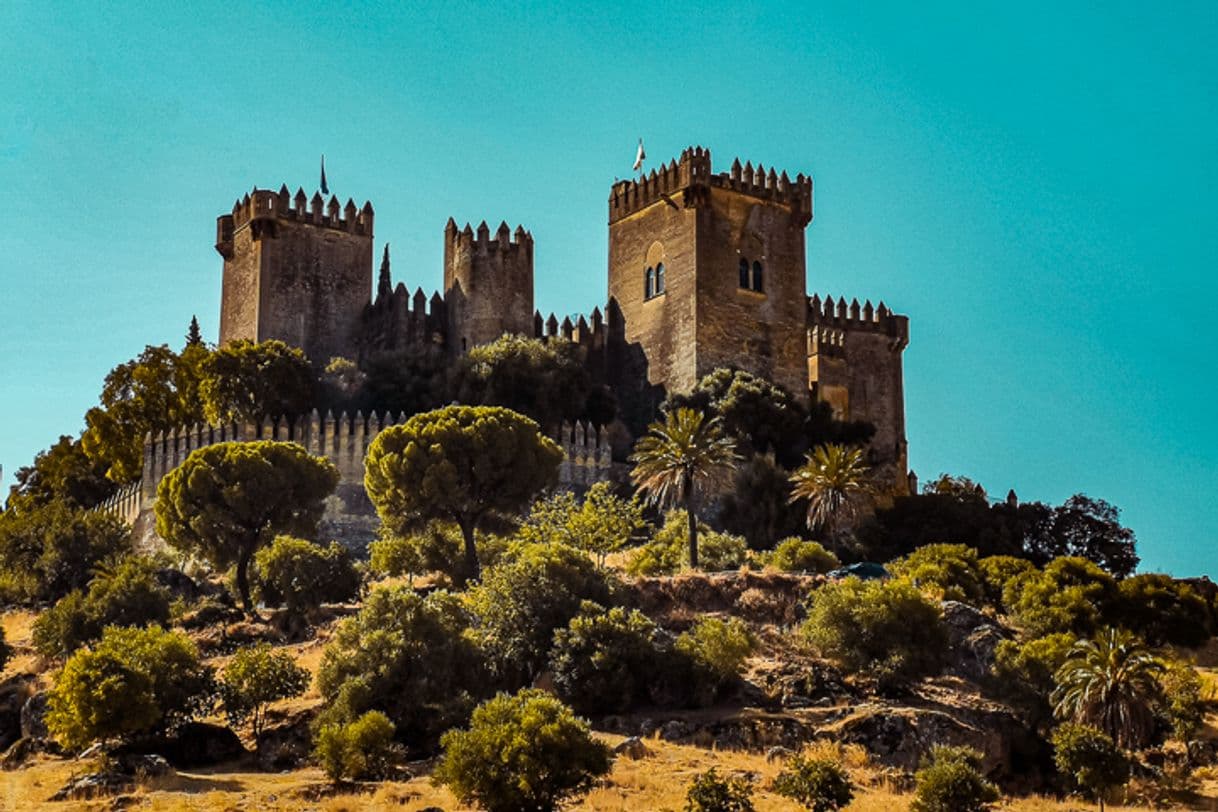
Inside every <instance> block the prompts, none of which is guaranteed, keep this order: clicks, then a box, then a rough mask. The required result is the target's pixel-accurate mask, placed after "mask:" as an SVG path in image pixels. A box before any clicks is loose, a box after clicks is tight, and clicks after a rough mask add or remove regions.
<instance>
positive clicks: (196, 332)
mask: <svg viewBox="0 0 1218 812" xmlns="http://www.w3.org/2000/svg"><path fill="white" fill-rule="evenodd" d="M202 345H203V331H202V330H200V329H199V317H198V316H191V317H190V327H188V328H186V346H187V347H200V346H202Z"/></svg>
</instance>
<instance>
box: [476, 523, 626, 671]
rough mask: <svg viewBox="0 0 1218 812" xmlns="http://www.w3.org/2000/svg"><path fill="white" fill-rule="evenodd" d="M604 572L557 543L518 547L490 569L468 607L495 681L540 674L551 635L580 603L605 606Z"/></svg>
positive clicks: (585, 557)
mask: <svg viewBox="0 0 1218 812" xmlns="http://www.w3.org/2000/svg"><path fill="white" fill-rule="evenodd" d="M610 597H611V594H610V587H609V582H608V581H607V580H606V577H605V573H604V572H602V571H601V570H600V569H598V568H597V567H596V565H595V564H593V563H592V561H590V560H589V559H588V557H587V556H586V555H584V554H583V553H581V552H580V551H578V550H576V549H574V548H573V547H567V546H565V545H562V544H521V545H519V546H518V547H516V548H515V549H513V551H512V553H511V554H510V555H508V556H506V557H505V558H504V560H502V561H500V562H499V563H497V564H495V565H494V566H492V567H489V568H488V569H487V571H486V577H485V578H484V579H483V581H482V583H481V584H480V585H478V586H477V587H475V588H474V589H472V590H471V591H470V593H469V596H468V599H467V605H468V606H469V607H470V609H471V610H472V611H473V613H474V615H475V616H476V617H477V629H476V634H477V638H478V641H479V642H480V643H481V645H482V648H483V650H484V651H486V653H487V655H488V659H489V661H490V662H491V663H492V664H493V666H494V668H495V669H496V671H497V672H498V675H499V677H500V679H501V680H502V681H503V682H504V683H505V684H507V685H511V686H513V687H516V686H520V685H527V684H529V683H531V682H532V681H533V679H534V678H535V677H536V676H537V675H538V674H539V673H540V672H541V670H542V668H543V667H544V666H545V664H546V660H547V657H548V655H549V652H550V645H551V643H552V641H553V639H554V632H555V631H556V630H558V629H561V628H562V627H564V626H566V625H567V624H568V623H569V622H570V620H571V618H573V617H575V615H576V614H577V613H578V612H579V610H580V606H581V605H583V603H584V601H593V602H595V603H598V604H601V605H606V604H608V603H609V599H610Z"/></svg>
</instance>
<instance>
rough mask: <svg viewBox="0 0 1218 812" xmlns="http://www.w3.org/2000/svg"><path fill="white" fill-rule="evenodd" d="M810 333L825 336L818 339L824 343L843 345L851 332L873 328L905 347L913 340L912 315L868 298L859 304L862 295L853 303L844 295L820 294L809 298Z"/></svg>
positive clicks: (869, 330)
mask: <svg viewBox="0 0 1218 812" xmlns="http://www.w3.org/2000/svg"><path fill="white" fill-rule="evenodd" d="M808 327H809V336H810V339H809V340H811V336H812V334H813V332H815V333H816V334H817V335H818V336H821V337H823V338H821V339H818V341H820V344H821V346H824V347H832V346H839V347H840V346H842V345H843V344H844V342H845V335H846V334H847V333H849V332H869V333H878V334H882V335H886V336H888V337H890V338H892V339H893V340H894V341H896V342H899V344H900V347H901V348H904V347H905V345H906V344H908V343H909V317H908V316H898V315H897V314H895V313H893V312H892V311H891V310H889V309H888V306H887V305H885V304H884V303H883V302H880V304H879V306H878V307H872V305H871V300H870V299H868V300H867V301H866V302H865V303H864V304H863V305H859V300H858V299H852V300H851V301H850V303H849V304H847V303H846V298H845V297H844V296H843V297H841V298H839V299H837V300H834V298H833V297H832V296H826V297H825V299H824V301H821V298H820V296H819V295H817V294H812V296H811V297H810V298H809V299H808Z"/></svg>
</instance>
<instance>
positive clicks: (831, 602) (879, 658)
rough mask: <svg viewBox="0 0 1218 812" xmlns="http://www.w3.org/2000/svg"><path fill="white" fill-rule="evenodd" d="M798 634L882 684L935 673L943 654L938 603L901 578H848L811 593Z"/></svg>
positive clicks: (944, 646)
mask: <svg viewBox="0 0 1218 812" xmlns="http://www.w3.org/2000/svg"><path fill="white" fill-rule="evenodd" d="M811 602H812V605H811V607H810V609H809V610H808V619H807V620H806V621H805V622H804V624H803V627H802V632H803V634H804V636H805V637H806V638H807V639H808V640H809V641H810V642H811V643H812V645H814V646H815V647H816V648H817V650H818V651H820V652H821V654H823V655H824V656H826V657H829V658H831V659H833V660H836V661H838V662H839V663H841V664H842V665H843V666H844V667H846V668H848V669H850V670H855V671H866V672H868V673H870V674H871V675H873V676H875V677H876V678H877V679H879V680H880V683H881V686H882V687H885V688H891V687H896V686H897V685H899V684H901V683H903V682H906V681H908V680H912V679H917V678H919V677H922V676H926V675H930V674H936V673H938V672H939V670H940V669H941V668H942V666H943V661H944V657H945V655H946V652H947V635H946V632H945V630H944V628H943V620H942V617H941V615H940V612H939V607H937V606H935V605H934V604H932V603H930V602H929V601H928V600H927V599H926V598H924V597H923V596H922V594H921V593H920V592H918V591H917V590H916V589H914V588H913V587H912V586H911V585H909V584H908V583H906V582H904V581H863V580H860V579H858V578H846V579H844V580H841V581H836V582H833V583H829V584H826V585H825V586H822V587H821V588H820V589H818V590H816V591H815V592H814V593H813V594H812V596H811Z"/></svg>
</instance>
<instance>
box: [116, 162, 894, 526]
mask: <svg viewBox="0 0 1218 812" xmlns="http://www.w3.org/2000/svg"><path fill="white" fill-rule="evenodd" d="M608 203H609V206H608V209H609V211H608V213H609V257H608V277H607V282H608V284H607V289H606V304H605V307H604V309H603V310H602V309H601V308H599V307H598V308H596V309H595V310H593V312H592V313H591V314H589V315H587V316H583V315H580V316H578V317H577V318H575V319H574V320H572V318H571V317H566V318H564V319H563V320H562V321H561V322H559V321H558V319H557V318H556V317H555V316H554V315H552V314H551V315H550V316H549V317H548V318H543V317H542V315H541V314H540V313H538V312H536V311H535V310H534V307H533V291H534V287H533V246H534V244H533V236H532V235H531V234H530V233H529V232H528V231H526V230H525V229H524V228H523V227H517V228H516V229H515V230H514V231H513V230H512V229H510V228H509V226H508V225H507V224H506V223H501V224H500V225H499V227H498V228H497V229H496V230H495V231H494V232H493V233H492V232H491V230H490V228H489V227H488V226H487V224H486V223H485V222H483V223H481V224H480V225H479V226H478V227H477V228H471V227H470V226H469V225H466V226H464V228H459V227H458V226H457V224H456V223H455V222H454V221H453V220H451V219H450V220H449V221H448V223H447V225H446V226H445V228H444V277H443V278H444V290H443V293H442V294H441V293H438V292H437V293H433V294H432V295H431V297H430V298H429V297H427V296H426V295H425V294H424V293H423V291H422V289H418V290H416V291H415V293H414V294H413V295H411V293H410V292H409V291H408V290H407V289H406V287H405V286H404V285H403V284H402V283H400V282H399V283H398V284H397V285H396V286H395V285H394V284H393V280H392V275H391V269H390V264H389V251H388V247H387V246H386V248H385V250H384V254H383V258H382V262H381V266H380V271H379V275H378V278H377V280H376V287H375V296H373V295H372V291H373V284H372V283H373V257H374V244H373V239H374V234H373V222H374V212H373V208H372V204H371V203H370V202H366V203H364V205H363V206H362V207H358V208H357V207H356V205H355V203H354V201H352V200H348V201H347V203H346V205H345V206H341V205H340V203H339V200H338V198H337V197H331V198H330V200H329V201H328V202H327V201H326V200H325V199H323V198H322V196H321V194H320V193H315V194H314V195H313V196H312V198H309V197H307V196H306V195H305V193H304V191H303V190H298V191H297V192H296V194H295V195H294V196H293V195H292V194H291V193H290V192H289V191H288V189H287V187H286V186H282V187H280V189H279V191H278V192H275V191H271V190H265V189H258V188H255V189H254V190H253V191H252V192H251V193H250V194H247V195H245V196H244V197H243V198H242V199H240V200H238V201H237V202H236V203H235V204H234V205H233V208H232V211H231V212H230V213H227V214H223V215H221V216H220V217H219V218H218V220H217V225H216V250H217V251H218V252H219V253H220V255H221V256H222V257H223V259H224V272H223V284H222V296H221V308H220V336H219V340H220V343H221V344H223V343H225V342H227V341H229V340H232V339H242V338H245V339H251V340H255V341H263V340H268V339H280V340H283V341H285V342H287V343H288V344H290V345H293V346H298V347H301V348H302V349H303V350H304V352H305V354H306V355H307V356H308V357H309V358H311V359H313V360H314V361H315V362H318V363H322V364H324V363H326V362H327V361H328V360H329V359H330V358H333V357H346V358H352V359H357V358H364V357H367V356H368V355H370V354H372V353H376V352H379V351H385V350H397V349H403V348H406V347H411V346H423V345H427V346H439V347H442V348H444V350H445V351H446V352H447V353H448V354H449V355H450V356H452V357H456V356H458V355H460V354H461V353H463V352H464V351H466V350H468V349H469V348H471V347H474V346H476V345H478V344H483V343H486V342H489V341H493V340H494V339H496V338H498V337H499V336H501V335H503V334H504V333H514V334H521V335H528V336H536V337H539V338H557V337H561V338H565V339H568V340H570V341H572V342H574V343H576V344H577V345H578V346H579V347H580V349H581V353H582V357H583V359H584V362H585V364H586V365H587V368H588V370H589V372H590V374H591V376H592V377H593V379H594V380H596V381H597V382H600V383H604V384H606V385H608V386H609V387H610V388H611V389H612V390H613V391H614V393H615V395H616V396H617V399H618V403H619V408H620V412H621V415H622V421H619V422H620V423H622V424H623V425H625V426H630V427H631V428H630V429H629V431H628V432H627V433H628V434H629V433H637V432H638V431H639V430H640V427H641V426H644V425H645V424H646V422H647V421H649V420H650V419H652V418H653V416H654V413H655V409H656V407H657V406H658V404H659V403H660V401H661V400H662V399H663V397H664V396H665V395H666V394H668V393H674V392H687V391H689V390H691V389H692V388H693V387H694V386H695V385H696V384H697V382H698V380H699V379H700V378H701V377H702V376H704V375H706V374H708V373H710V372H711V371H713V370H715V369H716V368H719V367H735V368H739V369H743V370H746V371H748V372H751V373H754V374H756V375H759V376H762V377H765V378H767V379H769V380H772V381H774V382H775V383H778V384H780V385H782V386H783V387H785V388H786V389H788V390H789V391H791V392H793V393H795V394H797V395H804V396H806V397H807V398H808V399H809V400H810V401H822V402H825V403H828V404H830V405H831V407H832V409H833V412H834V415H835V416H836V417H837V418H839V419H844V420H864V421H867V422H869V423H871V424H872V425H874V426H875V429H876V431H875V434H874V436H873V438H872V441H871V447H870V449H869V456H870V459H871V462H872V464H873V465H874V466H875V468H876V470H877V471H878V472H880V473H881V474H882V476H883V479H884V480H885V485H886V487H887V488H888V489H890V490H892V491H894V492H897V493H900V492H904V491H905V490H906V489H907V488H908V484H907V478H906V471H907V467H908V466H907V454H906V439H905V416H904V415H905V410H904V392H903V379H902V365H901V359H902V353H903V351H904V349H905V346H906V345H907V343H908V340H909V320H908V318H907V317H905V316H899V315H896V314H894V313H893V312H892V311H890V310H889V309H888V308H887V307H886V306H885V305H884V304H883V303H882V302H881V303H880V304H879V305H878V306H874V307H873V306H872V304H871V302H870V301H867V302H866V303H865V304H863V305H861V306H860V305H859V303H858V300H857V299H852V300H851V301H850V302H849V303H847V301H846V299H845V298H839V299H836V300H835V299H834V298H832V297H826V298H824V299H821V298H820V297H819V296H817V295H813V296H811V297H809V296H808V294H807V291H806V280H807V269H806V260H805V253H806V252H805V249H804V240H805V231H806V229H807V226H808V224H809V223H810V222H811V220H812V179H811V178H810V177H806V176H804V175H802V174H799V175H796V176H795V178H794V179H791V178H790V177H789V176H788V175H787V173H786V172H781V173H778V172H776V171H775V170H774V169H773V168H770V169H769V170H766V169H765V168H764V167H762V166H761V165H758V166H756V167H754V166H753V165H752V164H751V163H746V164H744V165H743V166H741V164H740V161H739V160H736V161H734V162H733V163H732V166H731V169H730V171H728V172H720V173H717V174H716V173H715V172H714V171H712V166H711V154H710V151H709V150H706V149H703V148H702V147H691V148H689V149H686V150H685V151H683V152H682V153H681V155H680V158H679V159H678V160H674V161H671V162H670V163H668V164H666V165H662V166H660V167H659V168H658V169H655V170H653V171H651V172H650V173H648V174H646V175H644V176H642V177H639V178H637V179H633V180H627V181H619V182H616V183H614V184H613V186H612V188H611V190H610V193H609V201H608ZM386 419H388V421H389V422H395V421H394V420H393V418H392V417H388V418H385V417H381V416H375V420H376V421H377V424H376V430H379V428H380V427H381V426H382V425H384V423H385V421H386ZM623 421H624V422H623ZM336 425H337V426H338V428H337V429H336V428H335V426H336ZM207 431H208V434H207V442H213V441H218V439H219V437H220V435H217V434H216V431H215V430H214V429H212V430H207ZM223 431H227V432H229V433H230V434H231V433H232V431H240V429H239V428H238V429H224V430H223ZM244 431H245V433H246V434H247V435H249V436H250V437H253V436H268V437H269V436H276V437H278V436H280V432H281V431H282V432H283V435H282V436H283V438H284V439H287V438H289V437H290V438H292V439H298V440H301V441H303V442H305V443H306V445H309V446H310V447H313V448H314V449H315V450H316V451H318V452H321V453H327V452H329V453H328V456H332V457H334V456H335V455H339V453H340V452H339V450H338V449H339V446H340V443H341V444H342V449H343V450H342V452H341V455H340V456H343V459H342V460H341V461H340V469H341V470H342V471H343V472H344V473H343V481H344V483H345V485H344V487H348V488H349V489H352V488H353V489H357V490H358V489H360V486H361V485H362V459H363V449H364V448H366V445H367V443H368V442H370V441H371V438H372V436H374V434H375V430H374V427H373V424H372V418H371V417H365V416H363V415H359V416H340V417H339V418H338V419H337V420H336V419H334V418H332V417H327V418H323V417H322V416H320V415H317V414H316V413H315V414H314V415H313V416H312V418H311V420H310V419H302V421H301V422H300V423H299V424H298V425H290V426H285V427H283V428H282V429H281V427H280V425H279V424H278V423H276V424H275V425H270V424H267V425H266V426H261V427H247V428H245V429H244ZM192 432H193V434H192ZM357 434H358V437H357V436H356V435H357ZM192 436H193V440H191V439H190V438H191V437H192ZM184 438H185V439H184ZM344 438H345V439H344ZM559 439H561V440H562V441H563V443H564V446H565V447H567V449H568V455H569V457H571V456H572V455H576V456H578V457H579V459H580V460H581V462H580V466H579V470H580V473H579V474H578V476H576V475H574V474H572V473H571V470H570V467H571V466H570V464H568V469H567V471H566V473H565V474H564V481H566V482H567V483H568V484H574V483H575V481H576V480H577V479H578V480H579V481H593V480H595V479H597V478H602V477H605V476H609V475H610V474H609V471H610V469H611V464H610V460H609V454H608V450H607V449H606V447H605V445H606V439H605V432H604V431H603V430H601V431H597V430H594V429H593V428H592V427H590V426H589V427H584V426H578V427H572V426H565V427H563V429H562V435H561V437H560V438H559ZM199 443H203V431H202V430H200V429H198V427H192V428H191V429H189V430H188V429H183V430H182V431H181V432H174V433H173V434H172V436H170V435H158V437H156V438H149V440H148V443H147V446H148V447H147V448H146V453H145V472H144V479H143V482H142V483H141V484H140V486H139V488H140V490H141V491H142V493H143V495H144V497H143V498H140V499H134V495H133V493H123V494H119V495H118V496H117V497H116V498H115V500H112V501H113V502H114V503H115V504H117V505H126V507H124V508H122V512H124V513H130V512H132V510H133V508H132V507H131V505H132V503H133V500H134V502H136V503H139V507H138V508H134V510H138V511H141V512H142V511H146V510H147V509H148V508H149V507H150V503H149V502H148V498H149V495H154V494H155V484H156V481H157V480H159V478H160V476H159V475H158V474H160V475H163V474H164V472H166V471H168V470H170V468H172V465H171V464H169V463H171V462H172V461H173V460H180V459H184V458H185V453H184V452H185V451H187V450H188V449H189V448H195V447H198V446H199ZM327 443H328V444H329V445H327ZM204 444H206V443H204ZM357 446H358V448H357ZM347 456H349V457H351V459H350V460H347V459H346V457H347ZM619 456H620V455H619ZM588 466H590V467H588ZM340 490H341V488H340ZM351 497H352V498H355V495H354V494H352V495H351ZM124 500H125V501H124Z"/></svg>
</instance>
